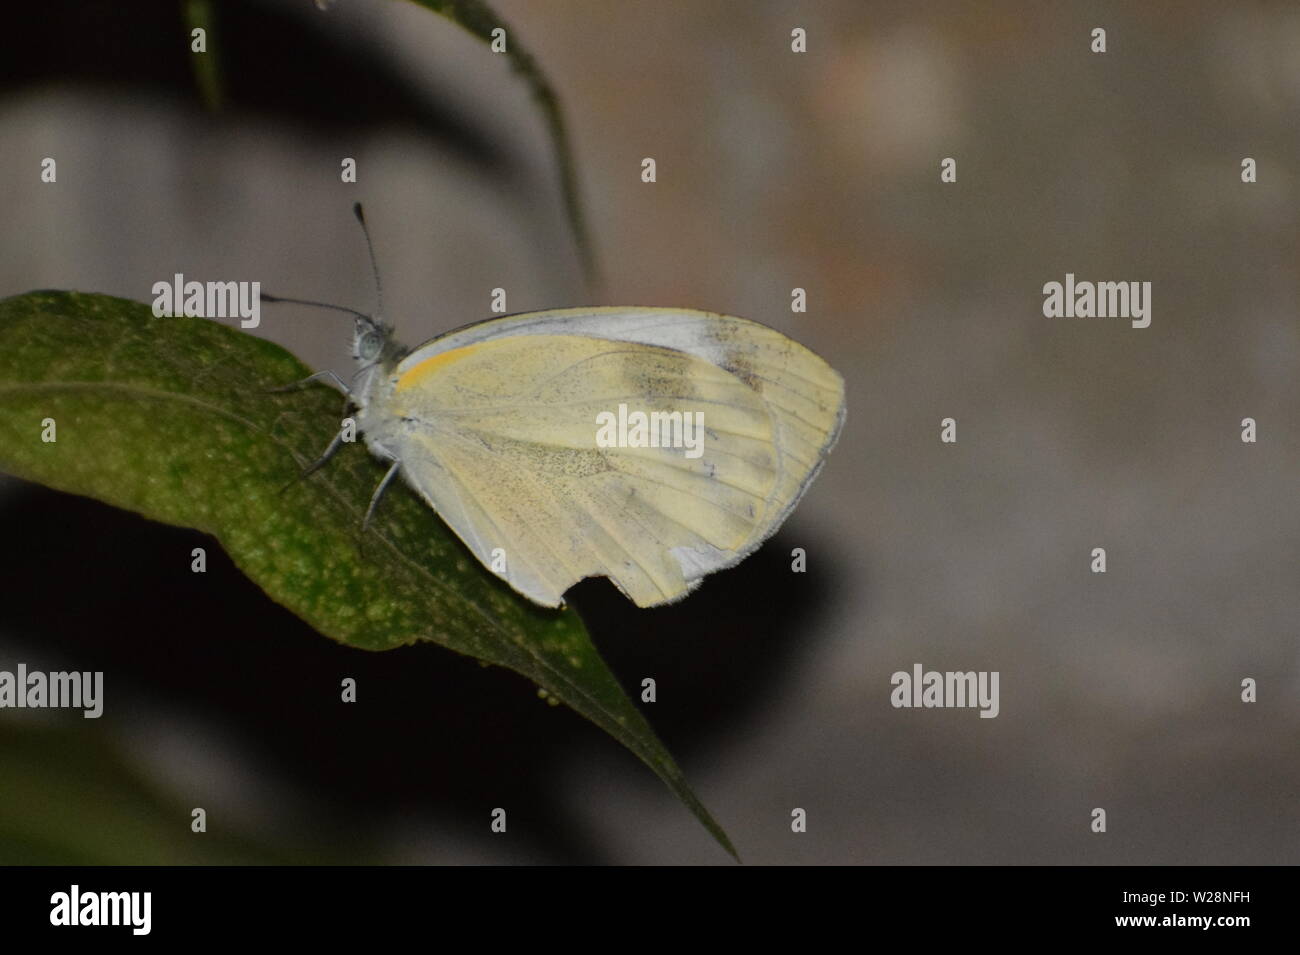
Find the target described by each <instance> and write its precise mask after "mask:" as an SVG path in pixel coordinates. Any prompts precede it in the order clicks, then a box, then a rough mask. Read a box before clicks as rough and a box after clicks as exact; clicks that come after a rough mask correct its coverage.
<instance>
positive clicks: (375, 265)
mask: <svg viewBox="0 0 1300 955" xmlns="http://www.w3.org/2000/svg"><path fill="white" fill-rule="evenodd" d="M352 214H353V215H354V216H356V217H357V222H359V223H361V233H362V235H364V236H365V237H366V251H367V252H369V253H370V274H371V275H372V276H373V277H374V280H375V314H377V315H379V316H380V317H381V318H382V317H383V314H384V286H383V284H382V283H381V282H380V281H379V262H378V260H377V259H376V258H375V244H374V243H373V242H372V241H370V229H369V228H367V226H366V214H365V212H363V211H362V209H361V203H359V202H354V203H353V204H352Z"/></svg>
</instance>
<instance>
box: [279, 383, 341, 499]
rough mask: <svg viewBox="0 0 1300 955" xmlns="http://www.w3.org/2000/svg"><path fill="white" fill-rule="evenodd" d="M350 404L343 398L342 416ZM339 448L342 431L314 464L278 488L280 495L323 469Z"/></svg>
mask: <svg viewBox="0 0 1300 955" xmlns="http://www.w3.org/2000/svg"><path fill="white" fill-rule="evenodd" d="M351 404H352V399H351V398H345V399H344V400H343V414H344V416H346V415H347V413H348V406H349V405H351ZM341 447H343V431H342V429H340V430H339V432H338V434H336V435H334V437H333V438H332V439H331V440H330V443H329V447H327V448H326V449H325V453H324V454H322V455H321V456H320V457H319V458H317V459H316V460H315V461H314V462H312V463H311V464H309V465H307V467H306V468H304V469H303V471H302V473H301V474H299V475H298V476H297V477H296V478H294V479H293V480H292V481H290V482H289V483H288V484H286V485H285V486H284V487H282V488H280V493H281V494H283V493H284V492H285V491H287V490H289V488H291V487H293V486H294V485H295V484H297V483H298V482H299V481H302V480H304V479H306V478H309V477H311V476H312V475H313V474H315V473H316V472H317V471H319V470H320V469H321V468H323V467H324V466H325V465H326V464H328V463H329V461H330V459H331V458H332V457H334V455H336V454H338V452H339V448H341Z"/></svg>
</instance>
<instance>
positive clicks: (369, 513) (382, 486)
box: [361, 461, 402, 536]
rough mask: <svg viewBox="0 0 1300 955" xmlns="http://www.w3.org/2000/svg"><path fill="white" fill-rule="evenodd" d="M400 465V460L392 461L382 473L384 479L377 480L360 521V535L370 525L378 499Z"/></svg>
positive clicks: (386, 488)
mask: <svg viewBox="0 0 1300 955" xmlns="http://www.w3.org/2000/svg"><path fill="white" fill-rule="evenodd" d="M401 467H402V462H401V461H394V462H393V466H392V467H391V468H389V469H388V473H387V474H385V475H384V479H383V480H382V481H380V482H379V487H377V488H375V493H374V495H373V496H372V497H371V498H370V506H369V507H367V508H366V516H365V517H364V518H363V519H362V521H361V534H362V536H364V535H365V533H366V528H367V527H368V526H369V525H370V518H372V517H374V514H375V508H377V507H378V506H379V499H380V498H382V497H383V496H384V492H385V491H387V490H388V485H389V484H391V483H392V481H393V478H395V477H397V472H398V470H400V469H401Z"/></svg>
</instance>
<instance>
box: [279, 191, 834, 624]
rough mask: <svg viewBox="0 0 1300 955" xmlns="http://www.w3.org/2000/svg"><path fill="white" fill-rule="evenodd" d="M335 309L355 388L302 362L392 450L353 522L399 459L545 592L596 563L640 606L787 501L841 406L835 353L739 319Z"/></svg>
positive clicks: (648, 313) (432, 501)
mask: <svg viewBox="0 0 1300 955" xmlns="http://www.w3.org/2000/svg"><path fill="white" fill-rule="evenodd" d="M356 211H357V217H358V219H360V218H361V212H360V208H359V207H358V208H357V210H356ZM362 224H363V226H364V220H363V221H362ZM264 297H265V298H266V299H267V300H269V301H293V300H291V299H276V298H274V297H272V296H264ZM312 304H315V303H312ZM353 314H354V315H356V331H355V336H354V341H353V355H354V357H355V359H356V360H357V362H358V365H359V370H358V372H357V376H356V380H355V383H354V385H353V387H352V388H350V389H349V388H348V387H347V386H346V385H343V383H342V382H341V381H339V380H338V378H337V376H335V375H333V374H332V373H330V372H323V373H320V374H319V375H315V376H313V378H318V377H330V378H333V379H334V380H335V381H336V382H337V383H338V384H340V385H343V388H344V390H345V391H346V392H348V393H349V394H350V396H351V399H352V401H353V403H354V404H355V405H356V406H357V408H358V409H359V410H358V414H357V426H358V428H359V429H360V431H361V433H362V434H363V435H364V437H365V440H366V444H367V446H368V447H369V448H370V450H371V451H372V452H373V453H374V454H376V455H377V456H378V457H380V458H382V459H384V460H386V461H389V462H391V467H390V469H389V471H388V473H387V474H386V475H385V477H384V480H383V481H382V482H381V484H380V486H379V488H378V489H377V490H376V492H375V495H374V497H373V498H372V500H371V506H370V509H369V510H368V511H367V514H366V519H367V521H368V520H369V518H370V515H371V514H372V513H373V510H374V507H375V505H376V504H377V502H378V500H379V498H380V497H381V495H382V493H383V491H384V489H385V488H386V487H387V486H388V484H389V482H391V481H392V480H393V478H394V477H396V475H397V474H399V473H400V474H401V475H402V476H403V477H404V478H405V479H406V481H407V483H408V484H409V485H410V486H411V487H412V488H414V489H415V490H416V492H418V493H419V494H420V496H421V497H423V498H424V500H425V501H427V502H428V504H429V505H430V506H431V507H432V508H433V509H434V510H435V511H436V512H437V513H438V515H439V516H440V517H441V518H442V520H443V521H444V522H446V524H447V525H448V526H449V527H450V528H451V529H452V530H453V531H454V532H455V533H456V535H457V536H458V537H459V538H460V539H461V540H462V541H463V542H464V543H465V545H466V546H467V547H468V548H469V549H470V551H471V552H472V553H473V554H474V556H475V557H477V558H478V559H479V560H480V561H481V562H482V563H483V564H484V565H485V566H487V567H488V568H489V569H491V570H493V571H494V572H496V573H497V574H499V575H500V576H501V577H502V578H504V579H505V580H506V581H507V582H508V583H509V584H510V586H511V587H513V588H514V589H515V590H517V591H518V592H519V593H521V594H523V595H524V596H526V597H528V598H529V599H530V600H533V601H535V602H537V603H539V604H542V605H544V606H547V607H558V606H561V605H562V604H563V603H564V592H565V591H566V590H568V589H569V587H571V586H572V585H573V584H575V583H577V582H578V581H579V580H582V579H584V578H586V577H598V576H603V577H608V578H610V580H612V581H613V582H614V583H615V585H616V586H617V587H618V588H619V589H620V590H621V591H622V592H623V593H624V594H625V595H626V596H627V597H628V598H630V599H631V600H632V601H633V602H634V603H636V605H637V606H639V607H653V606H656V605H658V604H664V603H669V602H672V601H674V600H678V599H680V598H681V597H683V596H685V595H686V594H688V593H690V591H692V590H693V589H695V587H697V586H698V585H699V584H700V582H701V580H702V579H703V577H704V576H705V575H706V574H710V573H712V572H713V571H716V570H721V569H723V568H726V567H731V566H732V565H734V564H737V563H739V562H740V561H741V560H743V559H744V558H745V557H746V556H747V555H749V554H751V553H752V552H753V551H754V550H755V549H757V548H758V546H759V545H760V544H761V543H762V542H763V541H765V540H766V539H767V538H768V537H770V536H771V535H772V534H773V533H775V532H776V530H777V528H779V527H780V526H781V524H782V522H783V521H784V520H785V519H786V517H787V516H788V515H789V514H790V511H791V510H792V509H793V508H794V506H795V504H796V503H798V501H799V499H800V498H801V497H802V496H803V493H804V492H805V491H806V490H807V488H808V485H809V483H810V482H811V481H812V479H813V478H814V477H815V476H816V474H817V472H818V470H820V468H821V466H822V463H823V461H824V460H825V458H826V455H827V454H828V453H829V452H830V450H831V448H832V447H833V446H834V444H835V440H836V438H837V437H838V436H839V432H840V427H841V425H842V424H843V422H844V383H843V380H842V379H841V378H840V376H839V375H838V374H837V373H836V372H835V371H834V369H832V368H831V367H830V366H829V365H827V364H826V362H824V361H823V360H822V359H821V358H819V357H817V356H816V355H815V354H813V353H812V352H811V351H809V350H808V349H806V348H804V347H803V346H802V345H799V344H798V343H796V342H794V341H792V340H791V339H789V338H787V337H785V336H784V335H782V334H781V333H779V332H777V331H775V330H773V329H771V328H768V327H766V326H764V325H760V324H758V323H756V322H750V321H746V320H745V319H742V318H733V317H730V316H725V315H715V314H712V313H709V312H698V311H692V310H689V309H673V308H568V309H558V310H555V311H544V312H529V313H525V314H521V315H512V316H508V317H505V318H497V319H491V320H488V321H484V322H478V323H476V324H472V325H467V326H465V327H463V328H459V329H456V330H455V331H451V332H448V333H446V334H444V335H440V336H438V337H437V338H434V339H433V340H432V341H429V342H426V343H425V344H423V345H421V346H420V347H418V348H416V349H415V350H414V351H409V350H408V349H405V348H403V347H402V346H400V345H398V344H397V343H395V342H394V341H393V340H392V338H391V331H392V330H391V328H390V327H389V326H387V325H386V324H384V323H383V321H381V320H379V319H376V318H372V317H369V316H363V315H359V314H357V313H353ZM638 413H639V414H640V417H638ZM615 422H617V425H616V426H615V424H614V423H615ZM697 423H702V425H703V427H702V431H693V429H692V425H693V424H697ZM611 439H613V440H611ZM340 440H341V438H336V439H335V441H334V442H333V443H332V444H331V445H330V448H329V449H328V450H327V451H326V454H325V456H324V457H323V458H322V459H321V461H320V462H317V464H316V465H314V466H313V468H312V470H314V469H315V467H318V466H319V465H320V464H321V463H323V462H324V461H325V460H327V459H328V457H329V456H330V455H331V454H332V453H333V452H334V451H335V450H337V448H338V446H339V441H340Z"/></svg>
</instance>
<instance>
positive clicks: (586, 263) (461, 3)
mask: <svg viewBox="0 0 1300 955" xmlns="http://www.w3.org/2000/svg"><path fill="white" fill-rule="evenodd" d="M410 2H411V3H414V4H417V5H418V6H421V7H424V8H426V9H428V10H432V11H433V12H434V13H437V14H440V15H441V16H444V17H446V18H447V19H448V20H451V21H452V22H453V23H456V24H458V25H459V26H461V27H463V28H464V29H466V30H468V31H469V32H470V33H472V34H474V36H476V37H478V38H479V39H480V40H482V41H483V42H484V43H491V42H492V31H493V30H496V29H502V30H505V31H506V51H505V55H506V56H507V57H509V58H510V63H511V65H512V66H513V67H514V68H515V72H517V73H518V74H519V75H520V76H521V77H523V79H524V82H526V83H527V84H528V87H529V89H530V90H531V91H532V94H533V99H534V100H536V101H537V105H538V106H539V107H540V108H541V110H542V114H543V116H545V118H546V126H547V128H548V129H549V130H550V133H551V144H552V146H553V147H554V149H555V161H556V164H557V165H558V166H559V170H560V190H561V193H562V195H563V198H564V211H565V213H566V214H567V215H568V217H569V225H570V226H571V227H572V229H573V235H574V238H575V240H576V241H577V243H578V250H579V252H581V253H582V263H583V267H584V268H585V269H586V271H587V276H588V278H592V279H594V278H596V275H597V267H596V256H595V252H594V250H593V249H592V247H591V242H590V239H589V238H588V236H587V226H586V223H585V221H584V219H583V215H582V202H581V200H580V199H579V197H578V177H577V175H576V173H575V171H574V161H573V153H572V152H571V151H570V149H569V134H568V132H567V130H566V129H565V125H564V112H563V110H562V109H561V108H560V98H559V96H557V95H556V93H555V90H554V88H553V87H552V86H551V82H550V80H548V79H547V78H546V74H544V73H543V72H542V68H541V67H540V66H538V65H537V61H536V60H534V59H533V56H532V54H531V53H529V52H528V51H527V50H526V49H525V48H524V46H523V44H522V43H520V42H519V40H518V37H517V34H516V33H515V31H514V30H513V29H511V28H510V27H507V26H506V24H505V21H504V20H502V19H501V18H500V17H499V16H497V15H496V13H495V12H493V10H492V8H491V7H489V6H488V5H487V4H486V3H484V2H483V0H410Z"/></svg>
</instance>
